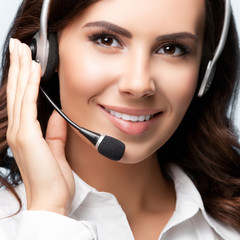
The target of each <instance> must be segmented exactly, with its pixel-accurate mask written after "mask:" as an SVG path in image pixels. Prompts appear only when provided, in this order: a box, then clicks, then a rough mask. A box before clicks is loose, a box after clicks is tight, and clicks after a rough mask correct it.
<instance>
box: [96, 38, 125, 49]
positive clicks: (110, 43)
mask: <svg viewBox="0 0 240 240" xmlns="http://www.w3.org/2000/svg"><path fill="white" fill-rule="evenodd" d="M95 42H96V43H97V44H98V45H100V46H103V47H121V44H120V43H119V42H118V40H117V39H115V38H114V37H111V36H100V37H98V38H97V39H96V40H95Z"/></svg>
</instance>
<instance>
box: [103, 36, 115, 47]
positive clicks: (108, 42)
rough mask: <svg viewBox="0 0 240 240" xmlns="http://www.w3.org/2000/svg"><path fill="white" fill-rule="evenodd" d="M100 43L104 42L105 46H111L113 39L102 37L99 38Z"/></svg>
mask: <svg viewBox="0 0 240 240" xmlns="http://www.w3.org/2000/svg"><path fill="white" fill-rule="evenodd" d="M101 44H104V45H106V46H112V44H113V39H112V38H111V37H103V38H101Z"/></svg>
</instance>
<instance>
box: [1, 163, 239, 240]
mask: <svg viewBox="0 0 240 240" xmlns="http://www.w3.org/2000/svg"><path fill="white" fill-rule="evenodd" d="M171 175H172V178H173V181H174V184H175V189H176V195H177V202H176V208H175V211H174V213H173V216H172V217H171V219H170V220H169V222H168V223H167V225H166V226H165V228H164V229H163V231H162V232H161V233H160V232H159V238H158V240H200V239H201V240H202V239H203V240H217V239H221V240H222V239H224V240H239V239H240V233H239V232H237V231H235V230H234V229H232V228H230V227H229V226H226V225H224V224H223V223H220V222H218V221H216V220H214V219H213V218H212V217H210V216H209V215H208V214H207V213H206V211H205V209H204V206H203V202H202V199H201V196H200V194H199V192H198V191H197V189H196V187H195V186H194V184H193V183H192V181H191V180H190V178H189V177H188V176H187V175H186V174H185V173H184V172H183V171H182V170H181V169H180V168H179V167H177V166H175V165H172V166H171ZM74 178H75V184H76V194H75V197H74V200H73V202H72V205H71V211H70V215H69V217H65V216H62V215H60V214H56V213H52V212H47V211H28V210H26V197H25V190H24V186H23V184H21V185H19V186H18V187H17V188H16V190H17V192H18V194H19V195H20V197H21V199H22V201H23V208H22V210H21V212H20V213H18V214H16V215H13V216H11V217H7V218H4V217H6V216H9V215H12V214H14V213H15V212H16V211H17V210H18V208H19V206H18V203H17V201H16V199H15V198H14V197H13V196H12V194H10V193H9V192H8V191H7V190H4V189H3V190H1V191H0V239H1V240H13V239H14V240H15V239H16V240H40V239H41V240H50V239H51V240H93V239H98V240H133V239H134V236H133V233H132V231H131V228H130V226H129V223H128V220H127V217H126V215H125V213H124V212H123V210H122V208H121V206H120V205H119V204H118V202H117V200H116V198H115V197H114V196H113V195H112V194H110V193H106V192H99V191H97V190H96V189H94V188H92V187H90V186H89V185H88V184H86V183H85V182H84V181H83V180H81V179H80V178H79V177H78V176H77V175H76V174H74ZM147 240H150V239H147ZM156 240H157V239H156Z"/></svg>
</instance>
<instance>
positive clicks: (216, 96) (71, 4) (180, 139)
mask: <svg viewBox="0 0 240 240" xmlns="http://www.w3.org/2000/svg"><path fill="white" fill-rule="evenodd" d="M97 1H98V0H79V1H76V0H68V1H65V0H52V3H51V10H50V17H49V22H48V29H49V31H53V32H58V31H60V30H61V29H63V28H64V27H66V26H67V25H68V24H69V23H70V22H71V21H72V20H73V19H74V18H75V17H76V16H79V15H80V14H82V13H83V12H84V11H85V10H86V9H87V8H88V7H89V6H91V5H92V4H94V3H96V2H97ZM205 5H206V20H205V22H206V24H205V26H206V27H205V38H204V49H203V54H202V61H201V67H200V72H199V84H200V82H201V79H202V77H203V73H204V70H205V68H206V65H207V63H208V61H209V60H210V59H211V57H212V55H213V53H214V51H215V48H216V46H217V43H218V41H219V37H220V34H221V30H222V20H223V16H224V1H223V0H218V1H212V0H206V3H205ZM41 6H42V0H25V1H23V2H22V4H21V6H20V8H19V10H18V12H17V15H16V17H15V19H14V21H13V24H12V26H11V29H10V31H9V33H8V36H7V38H6V41H5V45H4V50H3V60H2V71H3V72H2V79H1V88H0V99H1V101H0V167H3V168H5V169H7V170H8V174H7V175H0V183H1V184H2V185H3V186H5V187H6V188H7V189H9V190H10V191H11V192H12V193H13V194H14V195H15V196H16V197H17V199H18V200H19V203H20V204H21V201H20V199H19V197H18V195H17V193H16V192H15V190H14V186H16V185H18V184H19V183H20V182H21V175H20V173H19V170H18V167H17V165H16V163H15V160H14V158H13V157H11V156H9V155H8V154H7V150H8V144H7V141H6V131H7V125H8V117H7V108H6V106H7V101H6V86H7V77H8V68H9V64H10V63H9V53H8V52H9V49H8V44H9V39H10V38H11V37H12V38H18V39H19V40H20V41H22V42H24V43H27V44H29V43H30V41H31V39H32V37H33V35H34V34H35V33H36V32H37V31H38V29H39V21H40V20H39V18H40V12H41ZM57 80H58V79H57V77H53V80H52V81H50V82H49V86H48V88H49V89H51V91H52V92H54V93H53V95H56V96H57V95H58V94H59V91H58V81H57ZM199 84H198V85H199ZM238 87H239V45H238V37H237V32H236V27H235V23H234V19H233V16H231V22H230V29H229V33H228V37H227V42H226V46H225V48H224V51H223V53H222V55H221V57H220V59H219V61H218V64H217V70H216V74H215V76H214V80H213V83H212V86H211V88H210V89H209V91H208V92H207V93H206V94H205V95H204V96H203V97H202V98H197V97H196V96H195V97H194V99H193V101H192V103H191V105H190V107H189V109H188V111H187V113H186V115H185V117H184V119H183V121H182V123H181V125H180V126H179V128H178V130H177V131H176V132H175V133H174V135H173V136H172V137H171V139H170V140H169V141H168V142H167V143H166V144H165V145H164V146H163V147H162V148H161V149H159V150H158V155H159V163H160V166H161V167H162V169H163V172H164V173H165V174H166V176H167V172H168V170H167V167H168V164H169V163H175V164H178V165H179V166H181V167H182V168H183V169H184V170H185V171H186V173H187V174H188V175H189V176H190V177H191V178H192V179H193V182H194V183H195V185H196V187H197V188H198V190H199V192H200V193H201V196H202V199H203V202H204V205H205V208H206V210H207V211H208V213H209V214H211V215H212V216H213V217H214V218H216V219H218V220H220V221H222V222H224V223H226V224H228V225H231V226H233V227H235V228H236V229H238V230H240V146H239V142H238V138H237V134H236V133H237V129H236V128H235V127H234V124H233V116H234V115H233V113H234V108H235V103H236V98H237V95H238ZM230 110H231V111H230ZM51 111H52V108H51V106H49V104H48V102H46V100H45V98H44V97H43V96H42V95H41V94H40V95H39V99H38V119H39V121H40V123H41V127H42V131H43V134H45V131H46V125H47V121H48V118H49V116H50V114H51ZM173 149H174V151H173ZM20 206H21V205H20Z"/></svg>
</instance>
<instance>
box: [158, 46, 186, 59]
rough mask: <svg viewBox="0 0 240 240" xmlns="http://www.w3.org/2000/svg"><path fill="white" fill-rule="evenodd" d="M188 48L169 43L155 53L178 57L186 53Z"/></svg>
mask: <svg viewBox="0 0 240 240" xmlns="http://www.w3.org/2000/svg"><path fill="white" fill-rule="evenodd" d="M188 52H189V50H188V49H187V48H186V47H185V46H181V45H175V44H170V45H166V46H163V47H161V48H159V49H158V50H157V54H164V55H168V56H173V57H179V56H183V55H185V54H187V53H188Z"/></svg>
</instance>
